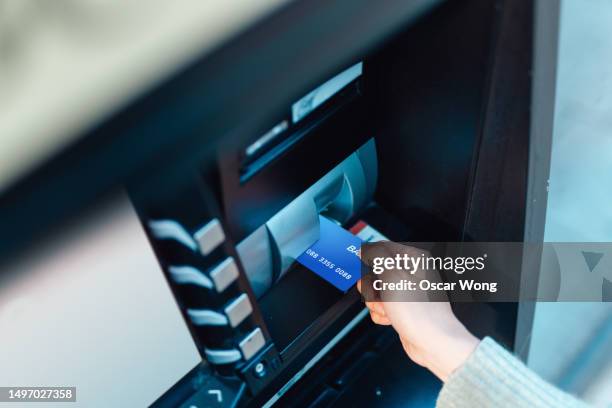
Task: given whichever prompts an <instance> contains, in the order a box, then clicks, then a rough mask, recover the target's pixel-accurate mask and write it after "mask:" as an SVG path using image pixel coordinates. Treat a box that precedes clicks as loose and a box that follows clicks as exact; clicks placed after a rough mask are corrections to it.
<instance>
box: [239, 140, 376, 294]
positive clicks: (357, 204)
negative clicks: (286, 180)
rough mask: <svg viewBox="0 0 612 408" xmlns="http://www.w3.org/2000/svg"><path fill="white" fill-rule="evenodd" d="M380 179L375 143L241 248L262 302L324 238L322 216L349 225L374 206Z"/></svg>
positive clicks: (333, 171)
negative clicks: (322, 237)
mask: <svg viewBox="0 0 612 408" xmlns="http://www.w3.org/2000/svg"><path fill="white" fill-rule="evenodd" d="M376 174H377V158H376V146H375V143H374V139H370V140H369V141H368V142H366V143H365V144H364V145H362V146H361V147H360V148H359V149H357V150H356V151H355V152H353V153H352V154H350V155H349V156H348V157H347V158H346V159H344V160H343V161H342V162H341V163H339V164H338V165H337V166H335V167H334V168H332V169H331V170H330V171H329V172H328V173H327V174H325V175H324V176H323V177H321V178H320V179H319V180H318V181H316V182H315V183H314V184H313V185H312V186H310V187H309V188H308V189H306V191H304V192H303V193H302V194H300V195H299V196H298V197H297V198H295V199H294V200H293V201H291V202H290V203H289V204H288V205H287V206H285V207H284V208H282V209H281V210H280V211H278V212H277V213H276V214H275V215H273V216H272V217H271V218H270V219H269V220H268V221H266V222H265V223H264V224H263V225H261V226H260V227H258V228H257V229H255V231H253V232H252V233H251V234H250V235H249V236H247V237H246V238H245V239H243V240H242V241H241V242H240V243H239V244H238V245H237V251H238V255H239V257H240V259H241V261H242V264H243V266H244V269H245V273H246V275H247V277H248V279H249V281H250V283H251V286H252V288H253V291H254V293H255V295H256V296H257V297H261V296H263V295H264V294H265V293H266V291H268V290H269V289H270V288H271V287H272V286H273V285H274V284H275V283H276V282H278V280H279V279H280V278H282V277H283V275H284V274H285V273H286V272H287V271H288V270H289V268H290V267H291V266H292V265H293V264H294V262H295V259H296V258H297V257H298V256H299V255H300V254H302V253H303V252H304V251H305V250H306V249H307V248H308V247H309V246H310V245H312V244H313V243H314V242H315V241H317V240H318V239H319V214H322V215H324V216H326V217H328V218H329V219H332V220H334V221H335V222H337V223H339V224H344V223H345V222H346V221H348V220H349V219H350V218H352V217H353V216H355V215H356V214H357V213H358V212H359V211H361V210H363V209H364V208H365V207H366V206H367V205H368V204H369V203H370V202H371V200H372V197H373V194H374V190H375V188H376Z"/></svg>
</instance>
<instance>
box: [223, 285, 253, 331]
mask: <svg viewBox="0 0 612 408" xmlns="http://www.w3.org/2000/svg"><path fill="white" fill-rule="evenodd" d="M251 312H253V306H251V301H250V300H249V297H248V296H247V294H246V293H243V294H242V295H240V296H238V297H237V298H236V299H234V300H233V301H232V302H231V303H230V304H229V305H227V306H226V307H225V315H226V316H227V319H228V320H229V324H230V326H232V327H236V326H238V325H239V324H240V323H242V322H243V321H244V319H246V318H247V317H248V316H249V315H250V314H251Z"/></svg>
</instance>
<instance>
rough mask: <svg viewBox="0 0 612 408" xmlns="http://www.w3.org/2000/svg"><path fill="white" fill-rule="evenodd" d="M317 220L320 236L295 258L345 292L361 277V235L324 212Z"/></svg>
mask: <svg viewBox="0 0 612 408" xmlns="http://www.w3.org/2000/svg"><path fill="white" fill-rule="evenodd" d="M319 223H320V235H319V240H318V241H317V242H315V243H314V244H312V245H311V246H310V248H308V249H307V250H306V251H305V252H304V253H302V255H300V256H299V257H298V258H297V261H298V262H299V263H301V264H302V265H304V266H305V267H307V268H308V269H310V270H311V271H313V272H314V273H316V274H317V275H319V276H320V277H322V278H323V279H325V280H326V281H328V282H329V283H331V284H332V285H334V286H335V287H337V288H338V289H340V290H341V291H343V292H346V291H347V290H349V289H350V288H351V287H352V286H353V285H354V284H355V283H357V281H358V280H359V279H360V278H361V261H360V259H359V250H360V249H361V239H359V238H357V237H356V236H355V235H353V234H351V233H350V232H348V231H347V230H345V229H344V228H342V227H340V226H339V225H337V224H335V223H334V222H332V221H330V220H328V219H327V218H325V217H323V216H319Z"/></svg>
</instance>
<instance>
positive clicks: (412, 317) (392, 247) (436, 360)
mask: <svg viewBox="0 0 612 408" xmlns="http://www.w3.org/2000/svg"><path fill="white" fill-rule="evenodd" d="M384 246H385V248H386V249H385V250H386V251H388V253H387V254H386V256H394V255H395V254H397V253H400V254H403V253H407V254H408V255H409V256H418V255H420V254H422V253H423V252H424V251H422V250H420V249H416V248H413V247H409V246H405V245H401V244H396V243H384ZM426 255H428V254H426ZM370 259H372V258H371V257H370ZM364 262H366V263H369V264H371V263H370V262H369V260H367V259H364ZM389 272H392V273H389ZM432 273H437V272H435V271H431V270H429V271H427V275H428V276H427V278H428V279H429V280H432V278H433V277H432ZM393 275H394V277H395V278H398V277H400V278H401V277H402V276H401V275H405V276H403V277H404V278H410V279H412V280H414V279H415V278H416V279H422V278H423V277H424V276H425V272H424V271H417V273H415V274H414V275H410V274H409V273H408V272H406V271H385V272H384V273H383V274H382V275H379V276H377V279H378V278H381V279H382V278H383V277H386V278H391V277H392V276H393ZM437 278H438V279H439V275H438V276H437ZM357 288H358V289H359V291H360V292H362V282H361V281H359V282H358V283H357ZM368 289H370V288H368ZM370 290H371V289H370ZM385 292H388V291H385ZM385 292H383V293H381V298H380V301H366V306H367V307H368V309H369V310H370V317H371V318H372V321H373V322H374V323H376V324H380V325H391V326H392V327H393V329H395V331H396V332H397V333H398V334H399V338H400V341H401V342H402V346H403V347H404V350H405V351H406V354H408V357H410V359H412V361H414V362H415V363H417V364H419V365H421V366H423V367H426V368H427V369H429V370H430V371H431V372H433V373H434V374H435V375H436V376H437V377H438V378H440V380H442V381H446V380H447V379H448V376H449V375H450V374H451V373H452V372H453V371H455V370H456V369H457V368H459V367H460V366H461V365H462V364H463V363H464V362H465V361H466V360H467V358H468V357H469V356H470V354H471V353H472V352H473V351H474V349H475V348H476V347H477V346H478V343H479V340H478V339H477V338H476V337H474V336H473V335H472V334H471V333H470V332H469V331H468V330H467V329H466V328H465V326H464V325H463V324H462V323H461V322H460V321H459V320H458V319H457V317H456V316H455V315H454V313H453V311H452V309H451V307H450V303H449V302H448V301H435V302H433V301H427V299H423V297H422V295H423V292H421V293H419V294H416V295H415V296H417V298H415V299H414V300H419V301H411V302H407V301H397V300H393V299H392V298H389V297H388V296H391V294H388V293H387V294H386V293H385ZM407 296H409V295H408V294H406V293H402V300H406V299H407ZM410 300H413V299H410ZM438 300H439V299H438Z"/></svg>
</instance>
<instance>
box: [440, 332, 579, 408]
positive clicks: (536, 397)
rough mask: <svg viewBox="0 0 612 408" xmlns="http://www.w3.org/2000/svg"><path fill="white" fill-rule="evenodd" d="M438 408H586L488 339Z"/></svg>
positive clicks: (446, 387)
mask: <svg viewBox="0 0 612 408" xmlns="http://www.w3.org/2000/svg"><path fill="white" fill-rule="evenodd" d="M436 405H437V407H440V408H446V407H456V408H460V407H510V406H512V407H582V406H585V405H584V404H582V403H581V402H580V401H578V400H576V399H575V398H573V397H572V396H570V395H568V394H566V393H564V392H562V391H560V390H558V389H556V388H555V387H553V386H552V385H550V384H548V383H547V382H546V381H544V380H542V379H541V378H540V377H539V376H537V375H536V374H535V373H534V372H533V371H531V370H530V369H529V368H527V366H525V365H524V364H523V363H522V362H521V361H520V360H519V359H517V358H516V357H514V356H513V355H512V354H511V353H509V352H508V351H507V350H506V349H504V348H503V347H501V346H500V345H498V344H497V343H496V342H495V341H494V340H493V339H491V338H490V337H485V338H484V339H483V340H482V341H481V342H480V344H479V345H478V347H477V348H476V349H475V350H474V352H473V353H472V354H471V355H470V357H468V359H467V360H466V361H465V363H464V364H463V365H462V366H460V367H459V368H458V369H457V370H456V371H455V372H453V373H452V374H451V375H450V376H449V378H448V380H447V381H446V383H445V384H444V386H443V387H442V390H441V391H440V395H439V397H438V401H437V404H436Z"/></svg>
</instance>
